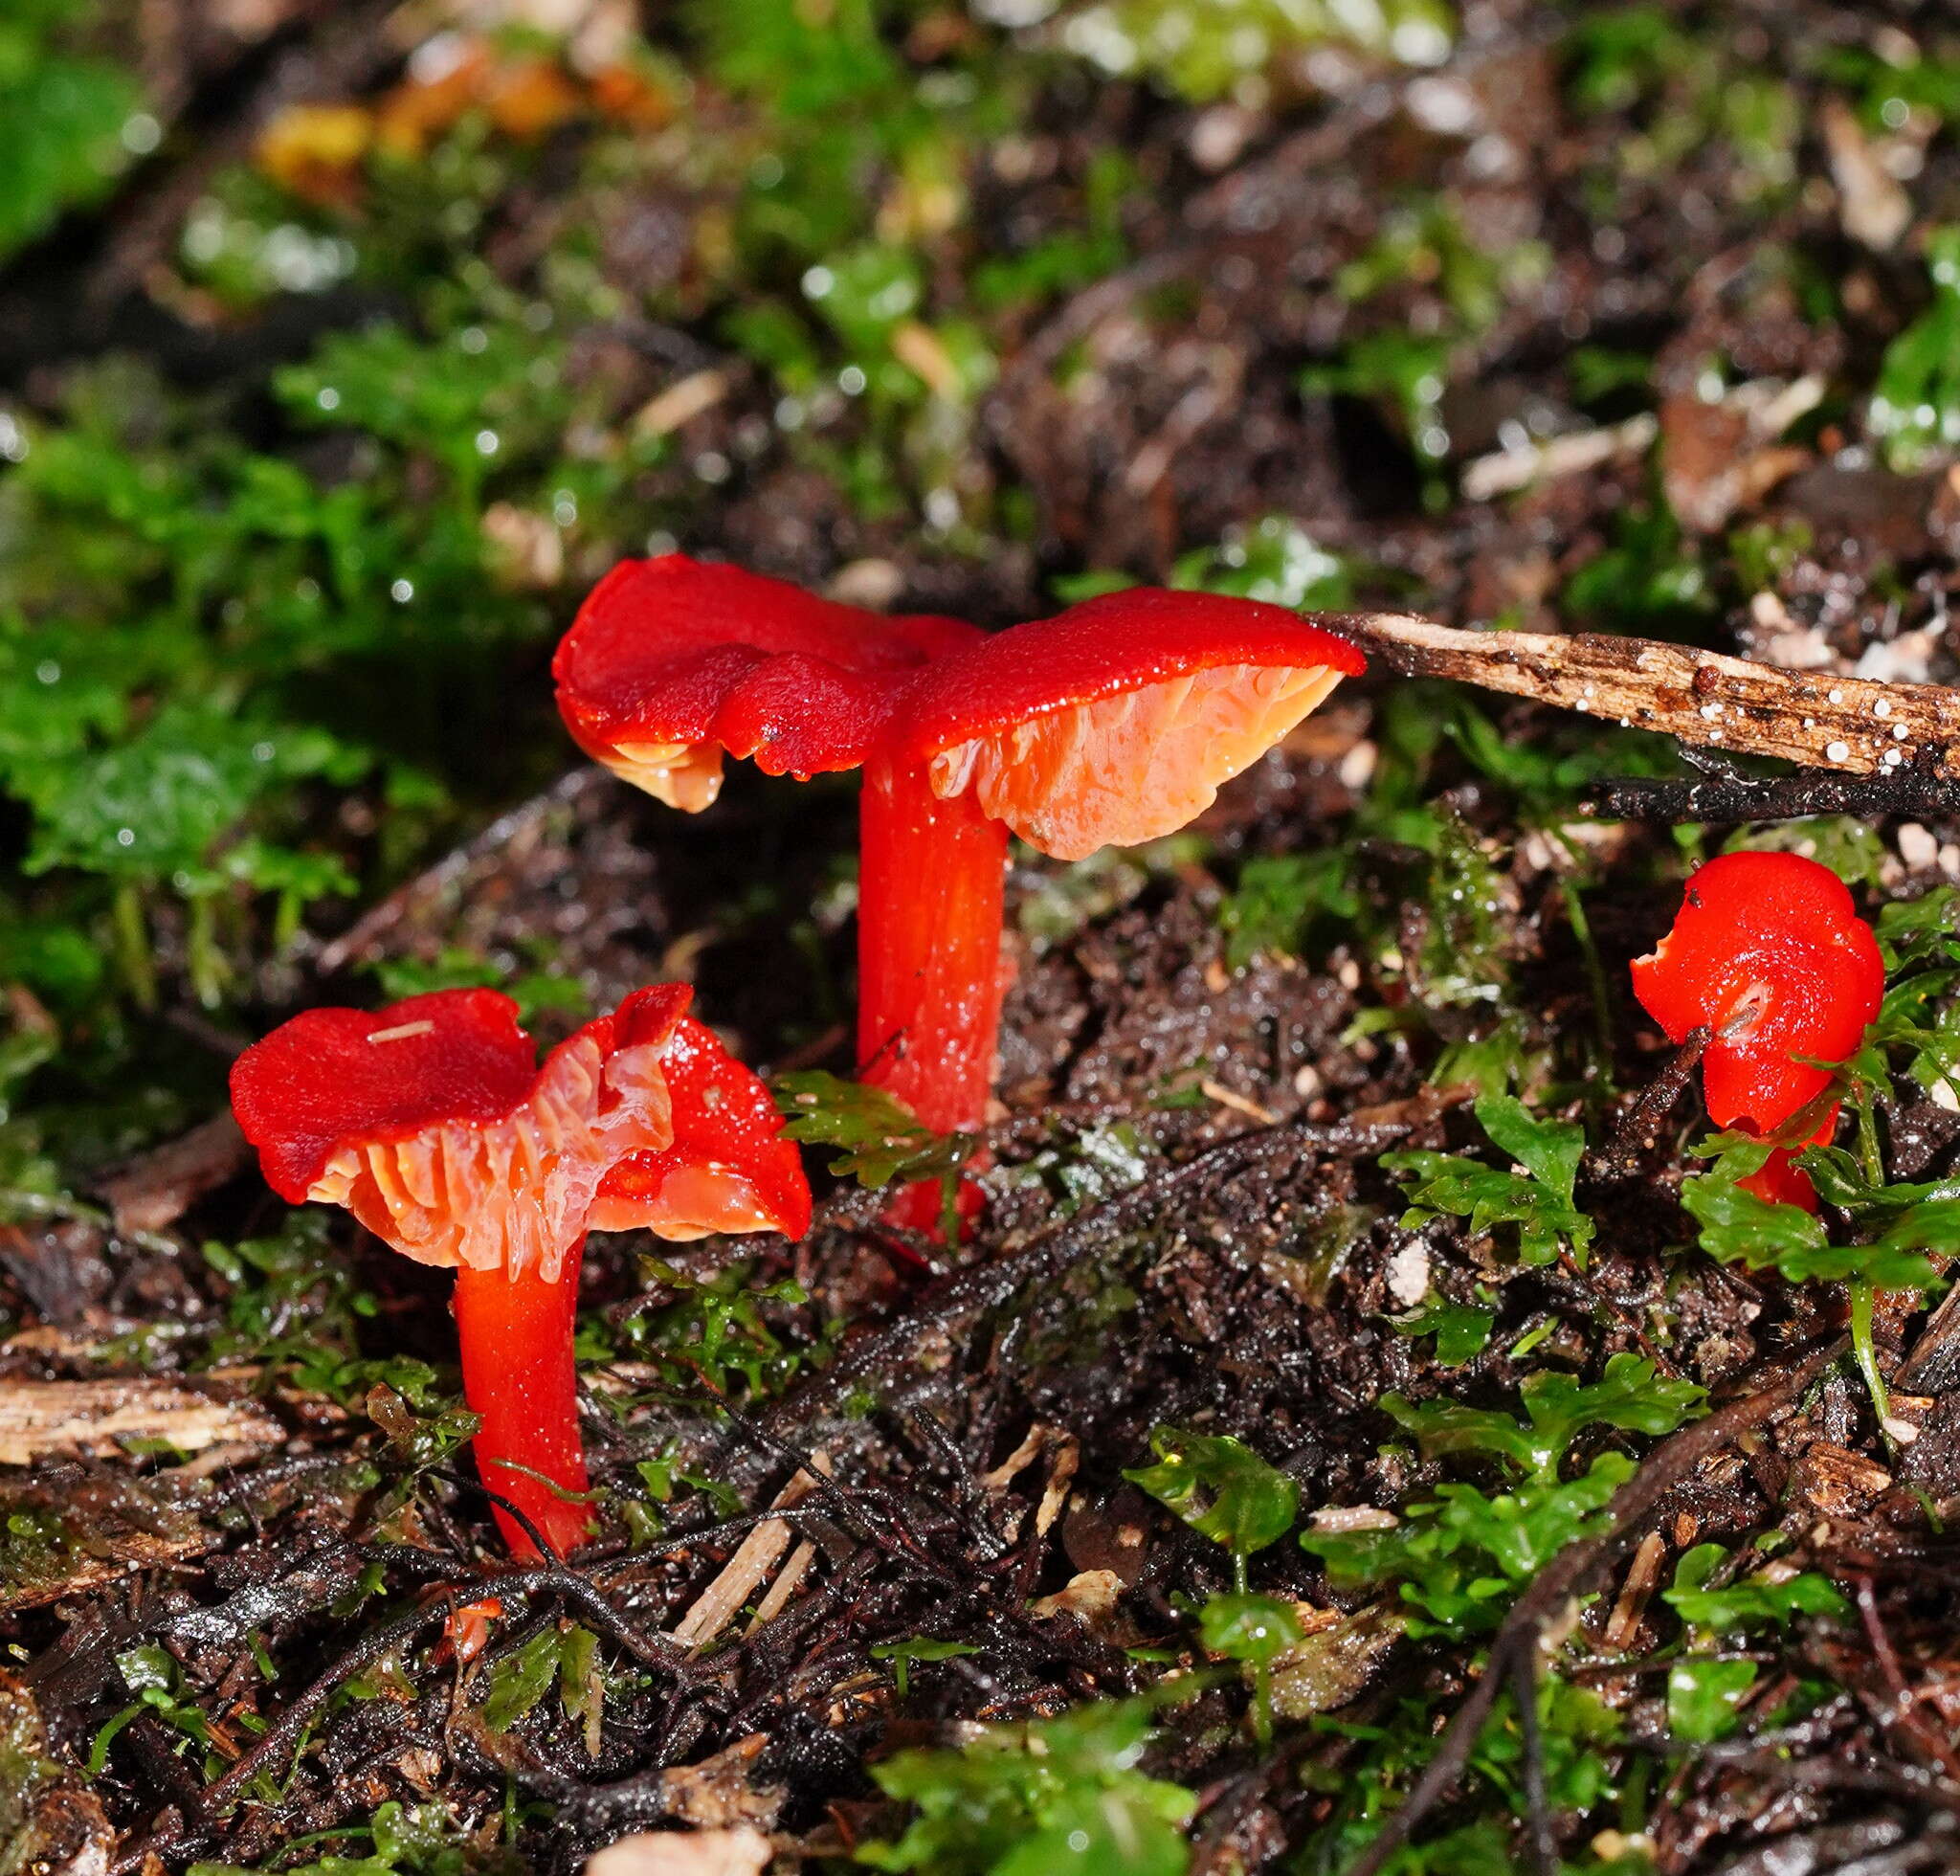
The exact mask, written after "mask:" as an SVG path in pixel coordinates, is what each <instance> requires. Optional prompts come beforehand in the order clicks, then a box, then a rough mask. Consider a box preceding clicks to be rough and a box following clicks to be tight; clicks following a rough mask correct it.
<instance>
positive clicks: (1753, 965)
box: [1633, 853, 1885, 1134]
mask: <svg viewBox="0 0 1960 1876" xmlns="http://www.w3.org/2000/svg"><path fill="white" fill-rule="evenodd" d="M1633 977H1634V993H1635V994H1636V995H1637V996H1638V998H1639V999H1640V1003H1641V1006H1642V1007H1643V1008H1644V1009H1645V1010H1646V1012H1647V1014H1648V1015H1649V1016H1652V1017H1653V1018H1654V1019H1655V1021H1657V1022H1658V1023H1659V1025H1660V1026H1661V1028H1662V1029H1664V1030H1665V1031H1666V1032H1667V1035H1668V1038H1669V1039H1670V1040H1672V1041H1676V1042H1679V1041H1681V1040H1682V1039H1683V1038H1685V1037H1686V1035H1687V1034H1688V1032H1689V1031H1690V1030H1692V1029H1695V1028H1697V1027H1699V1026H1701V1025H1702V1024H1704V1023H1705V1024H1706V1025H1707V1026H1708V1028H1709V1030H1710V1031H1711V1038H1710V1040H1709V1043H1708V1047H1707V1050H1706V1052H1705V1053H1704V1056H1703V1057H1702V1082H1703V1088H1704V1094H1705V1096H1706V1099H1707V1104H1708V1112H1709V1115H1710V1117H1711V1118H1712V1119H1713V1120H1714V1121H1715V1123H1716V1125H1717V1126H1718V1127H1739V1128H1744V1129H1746V1130H1748V1131H1749V1132H1752V1133H1756V1134H1765V1133H1770V1132H1772V1131H1774V1130H1775V1128H1779V1127H1781V1126H1782V1125H1783V1123H1784V1122H1785V1121H1787V1120H1788V1119H1789V1118H1790V1117H1791V1116H1792V1115H1793V1114H1794V1113H1795V1112H1796V1111H1797V1109H1798V1108H1800V1107H1802V1106H1805V1105H1806V1104H1807V1103H1809V1102H1811V1101H1814V1100H1815V1099H1816V1097H1817V1096H1818V1095H1820V1094H1821V1093H1823V1091H1824V1090H1825V1088H1826V1087H1828V1086H1829V1085H1830V1082H1831V1075H1830V1071H1829V1070H1828V1069H1824V1068H1815V1067H1810V1066H1807V1065H1806V1064H1805V1063H1804V1062H1803V1061H1797V1060H1796V1059H1795V1058H1797V1057H1799V1056H1802V1057H1808V1058H1810V1059H1811V1060H1812V1061H1825V1062H1838V1061H1843V1060H1844V1059H1845V1057H1847V1056H1849V1055H1850V1054H1851V1053H1852V1052H1853V1051H1854V1050H1856V1049H1857V1047H1858V1046H1859V1043H1860V1040H1861V1039H1862V1038H1863V1035H1864V1031H1865V1026H1866V1025H1867V1024H1868V1023H1869V1022H1870V1021H1871V1020H1872V1018H1873V1017H1874V1016H1877V1015H1878V1013H1879V1004H1880V1002H1881V1000H1882V997H1883V994H1884V987H1885V966H1884V960H1883V959H1882V957H1881V955H1880V953H1879V946H1878V940H1877V939H1876V938H1875V937H1874V936H1873V935H1872V928H1871V927H1870V926H1868V925H1866V924H1865V922H1864V921H1863V920H1862V919H1861V918H1860V917H1859V916H1858V914H1857V912H1856V911H1854V910H1853V908H1852V904H1851V894H1850V893H1849V892H1848V891H1846V890H1845V886H1844V882H1843V881H1842V880H1840V879H1839V878H1838V876H1837V874H1835V873H1834V872H1832V871H1831V869H1830V868H1829V867H1828V866H1820V865H1819V864H1818V863H1817V862H1816V861H1815V860H1805V859H1804V858H1802V857H1801V856H1800V855H1797V854H1782V853H1734V854H1724V855H1723V856H1722V857H1721V858H1720V859H1719V860H1710V861H1709V862H1708V863H1707V864H1706V865H1705V866H1704V867H1701V868H1699V869H1698V870H1697V871H1696V872H1695V873H1694V874H1693V875H1692V876H1691V877H1690V879H1689V880H1688V882H1687V889H1686V894H1685V897H1684V899H1683V902H1682V909H1681V912H1680V914H1679V915H1678V916H1677V917H1676V919H1675V922H1674V928H1673V929H1672V930H1671V931H1669V932H1668V934H1667V936H1666V937H1665V938H1663V939H1662V940H1661V941H1660V943H1659V945H1658V946H1657V947H1656V948H1655V949H1654V951H1653V952H1652V953H1651V955H1649V956H1646V957H1640V958H1636V959H1635V960H1634V964H1633Z"/></svg>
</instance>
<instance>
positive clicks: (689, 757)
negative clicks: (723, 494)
mask: <svg viewBox="0 0 1960 1876" xmlns="http://www.w3.org/2000/svg"><path fill="white" fill-rule="evenodd" d="M982 636H983V635H982V634H981V633H980V631H979V629H978V628H977V627H975V626H970V625H966V624H963V623H962V622H961V621H960V620H958V619H949V618H935V617H932V616H930V615H927V614H912V615H905V616H897V617H886V616H884V615H883V614H879V613H872V612H866V611H864V610H863V609H862V608H860V607H857V606H844V605H839V604H838V603H836V602H835V600H830V599H823V598H819V597H818V596H817V595H816V594H815V593H813V592H805V591H804V590H803V589H802V588H801V587H798V586H792V585H791V583H790V582H789V581H787V580H772V579H768V578H766V577H764V576H763V575H761V574H759V573H748V572H745V571H743V570H742V569H740V568H737V567H725V566H719V565H707V564H704V563H702V562H701V561H696V560H690V559H688V558H687V557H686V556H685V555H684V554H678V553H677V554H663V555H661V556H660V557H659V558H658V559H656V560H629V561H623V562H622V563H621V564H620V565H619V566H617V567H615V568H613V570H612V571H611V572H610V573H608V574H607V575H606V577H605V578H604V579H603V580H601V581H600V582H599V584H598V585H597V586H596V587H595V588H593V590H592V592H590V595H589V596H588V597H587V599H586V602H585V604H584V605H583V606H581V607H580V608H579V612H578V616H577V618H575V619H574V620H573V621H572V625H571V629H570V631H568V633H567V634H566V635H565V637H564V638H563V639H562V640H561V641H560V643H559V646H558V652H557V655H556V657H555V658H554V659H552V661H551V674H552V676H553V678H554V679H555V680H556V681H557V684H558V708H559V711H560V714H561V715H563V717H564V718H565V722H566V726H567V727H568V729H569V730H570V731H571V734H572V736H573V738H574V739H575V740H576V742H577V743H578V746H579V747H580V748H582V749H584V750H585V751H586V753H587V754H588V755H590V756H591V757H592V758H593V759H594V760H595V761H597V762H600V763H603V764H604V765H605V766H606V767H607V768H609V769H611V770H612V771H613V772H614V773H615V774H617V775H620V776H623V777H624V778H625V779H626V780H627V781H630V782H632V783H634V784H635V787H638V788H642V789H645V790H646V791H647V793H650V794H653V795H656V796H657V797H658V798H659V799H660V800H662V801H665V802H667V803H668V805H669V806H671V807H678V808H685V809H688V810H690V811H695V810H699V809H702V808H705V807H706V806H708V804H709V803H710V802H712V801H713V800H714V798H715V795H716V793H718V792H719V790H720V787H721V771H722V756H723V752H724V751H726V752H728V753H730V754H733V755H736V756H739V757H746V758H748V759H750V760H753V761H754V763H755V764H756V766H757V767H758V768H760V769H762V770H763V771H765V772H766V773H768V774H771V775H782V774H794V775H798V776H807V775H814V774H818V773H821V772H825V771H831V770H838V769H855V768H856V767H857V765H858V764H859V763H861V762H863V761H864V759H865V758H866V756H867V755H869V754H871V753H873V752H874V750H875V749H876V748H877V746H878V741H879V738H880V733H881V731H882V729H883V726H884V724H885V721H886V719H887V717H888V715H889V713H890V708H891V704H892V701H893V699H894V697H895V696H896V694H897V692H898V690H899V689H900V687H901V686H902V683H903V682H904V681H905V680H906V679H907V678H909V677H910V676H912V675H913V674H914V673H915V672H917V671H918V670H920V669H921V668H922V667H923V666H924V665H925V664H927V663H929V662H930V661H931V660H933V659H938V658H942V657H944V656H945V655H946V654H947V653H948V652H950V651H952V650H954V649H956V648H958V647H960V646H962V645H966V644H969V643H970V642H972V641H973V640H974V639H976V638H979V637H982Z"/></svg>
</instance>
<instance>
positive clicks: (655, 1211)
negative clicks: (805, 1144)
mask: <svg viewBox="0 0 1960 1876" xmlns="http://www.w3.org/2000/svg"><path fill="white" fill-rule="evenodd" d="M661 1072H662V1074H663V1075H664V1076H665V1078H666V1083H667V1096H668V1099H669V1101H670V1102H671V1104H672V1109H673V1119H674V1144H673V1145H672V1146H671V1147H669V1148H667V1149H666V1150H664V1151H658V1152H636V1153H629V1154H628V1155H627V1156H626V1158H624V1159H622V1160H621V1161H620V1162H619V1164H618V1165H616V1166H615V1167H613V1169H612V1172H610V1173H607V1174H606V1177H605V1179H604V1180H603V1181H602V1182H601V1183H600V1186H599V1195H598V1198H597V1200H596V1202H595V1203H594V1204H593V1206H592V1212H591V1217H590V1225H591V1228H592V1229H593V1230H594V1231H636V1230H646V1231H652V1232H655V1233H657V1235H658V1236H660V1237H662V1238H668V1239H675V1240H679V1239H687V1238H704V1237H706V1236H707V1235H708V1233H709V1232H714V1231H720V1232H743V1231H780V1232H781V1233H782V1234H783V1236H784V1237H785V1238H801V1237H802V1236H803V1234H804V1233H805V1232H806V1231H808V1230H809V1229H810V1181H809V1180H808V1179H807V1178H806V1177H805V1176H804V1173H803V1159H802V1155H801V1154H799V1153H798V1152H797V1150H796V1147H795V1144H794V1143H793V1142H792V1141H790V1140H786V1139H785V1138H784V1137H783V1117H782V1115H781V1114H780V1113H779V1112H778V1111H777V1108H776V1104H775V1103H774V1101H772V1100H771V1099H770V1098H769V1091H768V1088H766V1087H765V1086H764V1085H763V1084H762V1083H761V1082H760V1081H758V1080H757V1079H756V1078H755V1076H753V1075H752V1074H750V1073H749V1071H748V1070H747V1069H746V1068H745V1067H744V1066H743V1065H742V1063H741V1062H739V1061H736V1060H735V1059H734V1057H732V1056H731V1055H729V1053H728V1052H727V1050H725V1049H724V1048H723V1046H722V1044H721V1040H720V1039H719V1038H718V1037H717V1036H716V1035H715V1033H714V1031H713V1030H711V1029H709V1028H708V1027H707V1025H706V1024H705V1023H700V1022H697V1021H695V1019H694V1018H693V1017H692V1016H682V1017H681V1018H680V1020H679V1022H678V1023H677V1024H675V1026H674V1034H673V1037H672V1039H670V1040H669V1042H668V1044H667V1052H666V1055H665V1057H664V1058H663V1059H662V1061H661Z"/></svg>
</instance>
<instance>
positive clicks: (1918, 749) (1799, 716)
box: [1315, 613, 1960, 781]
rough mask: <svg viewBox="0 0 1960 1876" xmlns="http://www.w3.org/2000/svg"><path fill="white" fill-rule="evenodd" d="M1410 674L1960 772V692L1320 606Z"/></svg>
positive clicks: (1326, 619) (1813, 749)
mask: <svg viewBox="0 0 1960 1876" xmlns="http://www.w3.org/2000/svg"><path fill="white" fill-rule="evenodd" d="M1315 622H1316V623H1318V624H1322V625H1325V626H1326V627H1327V628H1328V629H1329V630H1332V631H1335V632H1339V633H1340V634H1342V635H1343V636H1344V637H1348V638H1351V639H1353V640H1354V641H1355V642H1356V643H1357V644H1359V645H1360V646H1361V647H1362V649H1363V650H1364V651H1367V652H1369V653H1370V654H1371V655H1372V656H1374V657H1376V658H1378V659H1381V660H1382V661H1383V662H1384V663H1385V664H1387V665H1388V666H1389V668H1390V669H1391V670H1392V671H1397V672H1400V673H1401V674H1402V675H1403V676H1404V677H1420V678H1451V679H1455V680H1457V681H1459V682H1461V683H1471V684H1478V685H1481V687H1482V688H1483V689H1485V690H1497V691H1503V692H1506V693H1508V694H1509V695H1511V696H1513V697H1527V698H1530V699H1531V700H1532V701H1533V702H1535V703H1540V704H1556V705H1558V706H1559V707H1560V708H1562V709H1568V710H1579V711H1583V712H1584V713H1585V714H1586V715H1588V716H1593V717H1601V718H1604V719H1607V720H1609V721H1612V722H1616V723H1619V724H1622V725H1625V726H1630V727H1632V728H1636V729H1652V730H1658V731H1660V732H1661V733H1662V734H1665V735H1669V736H1673V737H1675V738H1677V739H1678V740H1679V741H1681V742H1682V743H1687V744H1690V745H1694V746H1696V747H1700V748H1719V749H1723V750H1726V751H1728V752H1731V753H1735V754H1741V755H1761V756H1780V757H1782V758H1783V759H1784V760H1785V761H1788V762H1798V763H1803V764H1806V765H1808V766H1810V767H1812V768H1818V769H1828V770H1832V771H1837V772H1838V773H1841V774H1847V775H1865V774H1882V773H1883V772H1885V771H1888V770H1900V769H1904V768H1907V767H1909V766H1912V765H1914V764H1918V765H1919V766H1920V767H1921V768H1922V769H1923V770H1925V771H1929V772H1930V773H1932V774H1934V775H1937V776H1939V777H1941V778H1942V779H1945V780H1949V781H1950V780H1953V779H1955V778H1960V762H1956V761H1955V755H1954V751H1955V747H1956V745H1960V691H1956V690H1953V689H1951V688H1949V686H1947V685H1945V684H1882V683H1873V682H1871V681H1868V680H1866V679H1862V678H1841V677H1836V676H1833V675H1831V674H1830V673H1828V672H1815V671H1785V670H1781V669H1779V668H1777V667H1776V666H1775V665H1771V664H1757V663H1754V662H1752V661H1751V660H1749V659H1742V658H1727V657H1725V656H1723V655H1722V654H1720V653H1717V652H1704V651H1696V650H1694V649H1692V648H1690V647H1688V646H1684V645H1669V644H1663V643H1661V642H1659V640H1657V639H1651V638H1620V637H1608V636H1604V635H1601V634H1596V633H1576V634H1573V635H1572V636H1570V637H1561V636H1558V635H1556V634H1550V633H1539V632H1463V631H1459V630H1457V629H1456V628H1454V627H1451V626H1444V625H1435V624H1432V623H1431V622H1430V621H1429V620H1427V619H1419V618H1412V617H1409V616H1407V615H1405V614H1393V613H1348V614H1340V613H1334V614H1320V615H1318V616H1317V618H1316V621H1315Z"/></svg>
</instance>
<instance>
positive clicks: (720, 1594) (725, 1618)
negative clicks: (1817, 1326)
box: [674, 1452, 831, 1648]
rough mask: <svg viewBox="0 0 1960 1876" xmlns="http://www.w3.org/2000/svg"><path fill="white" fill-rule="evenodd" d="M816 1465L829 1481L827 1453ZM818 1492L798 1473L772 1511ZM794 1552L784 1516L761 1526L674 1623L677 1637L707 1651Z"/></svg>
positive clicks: (814, 1461)
mask: <svg viewBox="0 0 1960 1876" xmlns="http://www.w3.org/2000/svg"><path fill="white" fill-rule="evenodd" d="M810 1463H811V1464H813V1466H815V1467H816V1469H817V1470H818V1471H819V1472H821V1473H822V1474H823V1475H824V1476H825V1477H826V1478H828V1477H829V1476H830V1469H831V1468H830V1461H829V1459H828V1458H827V1457H826V1456H825V1455H824V1454H822V1453H821V1452H816V1453H813V1454H811V1456H810ZM815 1489H816V1481H815V1480H814V1479H813V1478H812V1477H811V1476H810V1474H809V1473H808V1472H798V1473H797V1474H796V1476H795V1477H794V1478H793V1479H791V1481H790V1483H789V1484H788V1485H785V1486H784V1487H783V1489H782V1490H781V1491H779V1492H778V1493H777V1494H776V1502H775V1504H774V1505H773V1506H772V1507H771V1509H772V1510H777V1511H786V1510H788V1509H789V1508H790V1507H791V1506H792V1505H794V1504H796V1503H797V1502H798V1501H799V1500H801V1499H804V1498H807V1497H808V1496H809V1495H810V1494H811V1493H812V1492H813V1491H814V1490H815ZM789 1548H790V1527H789V1526H788V1525H786V1524H785V1523H783V1521H782V1520H781V1519H780V1518H769V1519H768V1520H766V1521H765V1522H764V1523H762V1524H759V1525H757V1526H756V1527H755V1529H754V1530H751V1531H750V1532H749V1533H748V1535H747V1536H746V1537H745V1538H744V1539H743V1540H742V1542H741V1543H740V1544H739V1545H738V1546H737V1547H736V1551H735V1554H734V1555H733V1556H731V1557H730V1558H729V1559H728V1561H727V1562H726V1563H724V1565H723V1566H722V1569H721V1573H720V1575H717V1576H716V1577H715V1580H714V1581H713V1582H711V1583H710V1584H709V1585H708V1586H707V1588H706V1589H704V1590H702V1593H701V1595H700V1596H698V1597H696V1598H695V1599H694V1603H693V1605H692V1606H691V1607H690V1608H689V1609H688V1611H687V1613H686V1614H685V1615H684V1616H682V1617H681V1618H680V1619H679V1621H678V1622H676V1623H675V1624H674V1639H675V1641H677V1642H683V1643H685V1644H686V1645H687V1646H688V1647H690V1648H701V1647H704V1646H706V1644H707V1643H708V1642H712V1641H713V1640H714V1639H715V1637H716V1636H718V1635H719V1634H721V1632H722V1631H723V1630H724V1628H726V1627H727V1625H728V1624H729V1622H730V1621H731V1620H733V1619H734V1617H735V1613H736V1611H737V1610H739V1609H740V1608H741V1607H742V1605H743V1604H744V1603H745V1602H746V1601H747V1600H748V1598H749V1597H751V1596H753V1595H754V1594H755V1592H756V1590H757V1589H759V1588H760V1587H761V1585H762V1582H763V1579H764V1578H765V1577H766V1576H768V1574H769V1572H770V1571H771V1570H773V1569H774V1568H775V1565H776V1559H777V1558H778V1557H780V1556H781V1555H782V1554H783V1552H785V1551H786V1550H788V1549H789Z"/></svg>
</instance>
